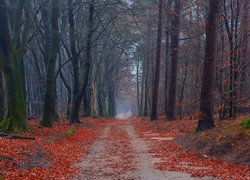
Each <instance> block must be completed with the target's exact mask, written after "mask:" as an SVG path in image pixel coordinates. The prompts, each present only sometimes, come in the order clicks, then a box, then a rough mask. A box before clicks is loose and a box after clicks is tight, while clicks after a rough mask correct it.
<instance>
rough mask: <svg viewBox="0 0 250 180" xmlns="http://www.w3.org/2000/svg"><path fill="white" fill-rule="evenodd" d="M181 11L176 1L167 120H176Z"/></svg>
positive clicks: (172, 31) (179, 1)
mask: <svg viewBox="0 0 250 180" xmlns="http://www.w3.org/2000/svg"><path fill="white" fill-rule="evenodd" d="M180 10H181V0H176V3H175V11H174V12H175V13H174V14H175V16H174V17H173V20H172V23H171V24H172V30H171V33H172V37H171V76H170V87H169V93H168V106H167V119H169V120H174V119H175V118H176V114H175V113H176V84H177V64H178V49H179V26H180Z"/></svg>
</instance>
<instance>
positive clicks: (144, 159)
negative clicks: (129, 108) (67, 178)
mask: <svg viewBox="0 0 250 180" xmlns="http://www.w3.org/2000/svg"><path fill="white" fill-rule="evenodd" d="M157 161H159V160H158V159H156V158H153V157H152V156H151V155H150V154H149V153H148V144H147V142H145V141H143V140H142V139H140V138H139V137H138V135H137V133H136V131H135V129H134V127H133V126H132V125H131V124H130V121H125V120H124V121H122V120H121V121H114V123H111V124H109V125H107V126H106V127H104V128H103V130H102V131H101V133H100V135H99V137H98V139H97V140H96V142H95V143H94V144H93V145H92V148H91V150H90V152H89V154H88V156H87V157H86V158H85V159H83V161H82V162H80V163H78V164H77V166H78V167H80V168H81V172H80V174H79V176H78V177H76V178H75V179H145V180H161V179H162V180H165V179H183V180H189V179H197V178H193V177H191V175H190V174H188V173H183V172H168V171H166V172H162V171H158V170H156V169H154V168H153V165H154V163H155V162H157ZM199 179H200V178H199ZM203 179H211V178H203Z"/></svg>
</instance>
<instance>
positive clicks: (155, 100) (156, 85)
mask: <svg viewBox="0 0 250 180" xmlns="http://www.w3.org/2000/svg"><path fill="white" fill-rule="evenodd" d="M162 7H163V0H160V1H159V14H158V31H157V47H156V67H155V78H154V86H153V92H152V107H151V115H150V120H151V121H155V120H157V118H158V114H157V108H158V93H159V92H158V91H159V80H160V60H161V38H162Z"/></svg>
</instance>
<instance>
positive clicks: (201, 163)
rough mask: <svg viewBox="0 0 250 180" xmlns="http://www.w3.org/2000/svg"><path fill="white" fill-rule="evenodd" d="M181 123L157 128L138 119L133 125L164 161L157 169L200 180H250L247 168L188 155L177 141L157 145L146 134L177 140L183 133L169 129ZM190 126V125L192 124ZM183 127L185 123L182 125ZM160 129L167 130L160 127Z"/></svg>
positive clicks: (154, 154) (152, 152)
mask: <svg viewBox="0 0 250 180" xmlns="http://www.w3.org/2000/svg"><path fill="white" fill-rule="evenodd" d="M177 123H179V122H178V121H173V122H166V121H160V122H159V123H158V124H156V125H152V124H150V123H149V122H148V121H145V120H143V119H139V118H138V119H134V120H133V126H134V128H135V129H136V130H137V131H138V133H139V136H140V137H141V138H143V139H144V140H146V141H147V142H149V143H153V145H152V146H150V150H149V152H150V153H151V154H152V155H153V156H154V157H157V158H160V159H161V161H162V162H160V163H155V168H156V169H158V170H161V171H165V170H169V171H180V172H188V173H190V174H192V175H193V176H196V177H204V176H212V177H219V178H222V179H237V180H238V179H248V178H249V176H250V168H247V167H244V166H236V165H230V164H228V163H226V162H223V161H221V160H214V159H211V158H209V157H206V158H203V159H200V158H198V154H195V153H186V152H184V151H183V150H182V148H181V147H179V146H178V145H177V144H175V143H174V142H173V141H166V142H164V141H162V142H156V141H155V140H152V138H150V137H149V136H146V135H145V134H146V133H147V132H150V133H151V134H158V137H176V136H179V135H181V134H182V132H181V131H180V130H178V129H177V130H176V129H168V130H167V131H166V130H164V128H165V127H167V128H169V127H171V126H175V127H176V126H178V125H177ZM187 123H189V124H190V122H189V121H187ZM181 124H182V125H183V123H181ZM158 126H161V127H164V128H159V127H158ZM192 128H193V127H192V125H191V128H190V125H187V129H192Z"/></svg>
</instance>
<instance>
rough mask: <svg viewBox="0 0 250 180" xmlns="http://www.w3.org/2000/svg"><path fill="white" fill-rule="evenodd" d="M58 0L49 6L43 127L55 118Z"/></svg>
mask: <svg viewBox="0 0 250 180" xmlns="http://www.w3.org/2000/svg"><path fill="white" fill-rule="evenodd" d="M58 18H59V1H58V0H53V1H52V8H51V27H52V29H51V40H50V46H49V57H48V64H47V72H46V92H45V102H44V112H43V118H42V120H41V125H42V126H45V127H51V126H52V122H53V121H54V120H55V108H56V103H55V101H56V79H55V78H56V77H55V68H56V59H57V54H58V49H59V27H58Z"/></svg>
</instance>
